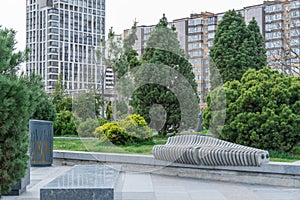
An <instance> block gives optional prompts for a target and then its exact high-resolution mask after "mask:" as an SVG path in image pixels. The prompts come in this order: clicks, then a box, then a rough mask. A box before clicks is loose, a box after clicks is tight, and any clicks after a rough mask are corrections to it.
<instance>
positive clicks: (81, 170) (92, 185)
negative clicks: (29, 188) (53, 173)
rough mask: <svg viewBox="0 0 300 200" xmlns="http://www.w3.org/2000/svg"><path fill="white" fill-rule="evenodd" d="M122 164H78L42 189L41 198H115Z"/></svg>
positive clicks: (45, 199)
mask: <svg viewBox="0 0 300 200" xmlns="http://www.w3.org/2000/svg"><path fill="white" fill-rule="evenodd" d="M120 169H121V167H120V166H105V165H76V166H74V167H72V169H70V170H69V171H67V172H66V173H64V174H62V175H61V176H59V177H57V178H56V179H54V180H53V181H51V182H50V183H49V184H47V185H46V186H44V187H43V188H41V189H40V199H41V200H53V199H64V200H82V199H86V200H87V199H89V200H96V199H97V200H113V199H114V188H115V184H116V180H117V177H118V175H119V171H120Z"/></svg>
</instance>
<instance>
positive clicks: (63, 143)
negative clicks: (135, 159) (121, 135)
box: [54, 137, 167, 155]
mask: <svg viewBox="0 0 300 200" xmlns="http://www.w3.org/2000/svg"><path fill="white" fill-rule="evenodd" d="M166 141H167V138H166V137H164V138H154V140H153V142H145V143H140V144H128V145H124V146H116V145H113V144H104V143H101V142H100V141H98V140H63V139H59V138H55V139H54V149H55V150H70V151H86V152H103V153H129V154H148V155H149V154H152V147H153V146H154V145H156V144H165V143H166Z"/></svg>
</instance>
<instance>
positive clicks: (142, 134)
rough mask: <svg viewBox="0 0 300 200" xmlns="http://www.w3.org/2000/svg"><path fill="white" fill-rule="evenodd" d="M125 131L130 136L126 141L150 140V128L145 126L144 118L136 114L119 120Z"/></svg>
mask: <svg viewBox="0 0 300 200" xmlns="http://www.w3.org/2000/svg"><path fill="white" fill-rule="evenodd" d="M119 126H120V127H122V128H123V129H124V130H125V132H126V133H127V134H128V135H129V136H130V137H129V138H130V141H128V142H145V141H151V140H152V130H151V129H150V128H149V127H148V126H147V122H146V120H145V119H144V118H143V117H142V116H140V115H137V114H133V115H129V116H127V117H126V118H125V120H122V121H120V122H119Z"/></svg>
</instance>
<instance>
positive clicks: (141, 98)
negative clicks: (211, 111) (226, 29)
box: [131, 15, 199, 135]
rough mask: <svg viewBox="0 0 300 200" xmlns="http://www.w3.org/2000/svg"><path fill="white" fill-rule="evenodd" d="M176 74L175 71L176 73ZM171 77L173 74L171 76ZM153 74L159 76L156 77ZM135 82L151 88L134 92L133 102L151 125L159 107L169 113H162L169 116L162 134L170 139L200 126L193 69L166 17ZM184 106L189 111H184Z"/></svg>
mask: <svg viewBox="0 0 300 200" xmlns="http://www.w3.org/2000/svg"><path fill="white" fill-rule="evenodd" d="M172 70H174V71H173V72H172ZM174 72H176V73H174ZM170 73H171V74H172V73H173V74H172V75H171V76H170ZM151 74H155V76H152V75H151ZM178 74H180V75H178ZM180 76H182V78H180ZM182 79H184V80H185V81H186V82H187V83H188V84H189V86H190V88H191V91H190V92H189V91H188V89H187V88H185V87H184V86H183V85H184V84H183V82H184V81H183V80H182ZM135 81H136V82H137V83H147V84H143V85H142V86H141V87H139V88H137V89H136V90H135V92H134V95H133V99H132V101H131V105H132V106H133V108H134V112H135V113H137V114H140V115H141V116H143V117H144V118H145V120H146V121H147V123H148V124H149V123H150V122H151V121H152V120H153V119H152V120H151V116H150V115H149V113H150V111H151V109H153V108H155V107H156V106H155V105H161V106H162V107H163V109H164V111H165V112H161V113H165V114H166V116H165V118H164V120H165V123H164V126H163V127H162V128H161V129H160V130H159V134H161V135H166V134H167V133H168V132H171V131H172V132H177V131H179V128H180V129H184V128H189V127H195V126H196V121H197V116H198V113H199V111H198V102H197V100H196V102H195V101H194V100H195V99H197V96H196V83H195V81H194V74H193V72H192V65H191V64H190V63H189V62H188V60H187V58H186V56H185V54H184V52H183V50H182V49H181V48H180V44H179V41H178V40H177V33H176V32H175V27H174V26H173V27H171V28H169V27H168V21H167V18H166V17H165V15H164V16H163V18H162V19H160V21H159V23H158V24H157V25H156V27H155V30H154V31H153V32H152V33H151V34H150V37H149V39H148V41H147V46H146V48H145V50H144V53H143V54H142V66H141V68H140V70H139V73H138V74H137V75H136V77H135ZM160 81H163V82H165V83H167V86H166V85H162V84H160ZM180 87H182V88H180ZM172 88H173V89H174V88H176V89H180V94H179V93H175V92H174V91H175V90H172ZM180 95H181V96H183V95H186V96H185V100H184V101H185V102H182V99H180V98H179V97H180ZM184 104H185V105H188V106H189V107H188V108H187V107H185V108H183V106H182V105H184ZM193 106H195V107H193ZM183 109H184V110H183ZM184 112H188V114H187V115H189V120H183V118H184V117H183V116H184ZM157 117H159V118H160V117H161V116H157Z"/></svg>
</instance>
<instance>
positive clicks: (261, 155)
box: [152, 134, 269, 166]
mask: <svg viewBox="0 0 300 200" xmlns="http://www.w3.org/2000/svg"><path fill="white" fill-rule="evenodd" d="M152 151H153V155H154V157H155V159H158V160H165V161H169V162H177V163H184V164H193V165H211V166H260V165H261V164H262V163H266V162H269V153H268V151H264V150H261V149H257V148H252V147H247V146H243V145H239V144H235V143H231V142H227V141H224V140H220V139H216V138H213V137H210V136H203V135H189V134H185V135H175V136H172V137H169V138H168V140H167V143H166V144H165V145H155V146H154V147H153V150H152Z"/></svg>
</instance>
